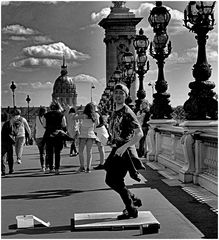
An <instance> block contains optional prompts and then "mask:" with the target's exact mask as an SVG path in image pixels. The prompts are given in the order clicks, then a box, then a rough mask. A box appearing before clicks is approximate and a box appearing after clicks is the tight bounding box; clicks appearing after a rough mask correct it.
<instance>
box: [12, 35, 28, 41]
mask: <svg viewBox="0 0 219 240" xmlns="http://www.w3.org/2000/svg"><path fill="white" fill-rule="evenodd" d="M9 40H12V41H27V40H28V39H27V38H26V37H24V36H11V37H10V38H9Z"/></svg>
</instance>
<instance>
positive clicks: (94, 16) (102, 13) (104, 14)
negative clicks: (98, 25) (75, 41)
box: [91, 8, 110, 22]
mask: <svg viewBox="0 0 219 240" xmlns="http://www.w3.org/2000/svg"><path fill="white" fill-rule="evenodd" d="M109 14H110V8H103V9H101V11H100V12H98V13H95V12H93V13H91V20H92V21H93V22H99V21H100V20H101V19H103V18H105V17H107V16H108V15H109Z"/></svg>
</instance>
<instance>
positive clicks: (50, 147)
mask: <svg viewBox="0 0 219 240" xmlns="http://www.w3.org/2000/svg"><path fill="white" fill-rule="evenodd" d="M62 148H63V140H62V139H60V138H56V137H48V138H47V139H46V153H47V161H48V162H47V161H46V165H49V169H50V170H52V169H53V154H54V153H55V169H59V168H60V158H61V156H60V155H61V150H62Z"/></svg>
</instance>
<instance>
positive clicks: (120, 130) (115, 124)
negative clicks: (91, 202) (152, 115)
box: [104, 83, 145, 220]
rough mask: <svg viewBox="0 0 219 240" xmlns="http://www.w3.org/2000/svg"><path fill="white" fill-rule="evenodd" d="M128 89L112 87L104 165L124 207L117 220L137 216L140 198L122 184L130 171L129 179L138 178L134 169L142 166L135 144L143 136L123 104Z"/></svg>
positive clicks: (138, 125) (120, 86) (134, 118)
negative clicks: (108, 149) (109, 148)
mask: <svg viewBox="0 0 219 240" xmlns="http://www.w3.org/2000/svg"><path fill="white" fill-rule="evenodd" d="M128 94H129V90H128V88H127V87H126V86H125V85H124V84H121V83H119V84H117V85H116V86H115V88H114V102H115V104H116V107H115V111H114V112H113V114H112V118H111V122H110V133H111V144H112V147H113V148H112V151H111V153H110V154H109V156H108V158H107V159H106V162H105V164H104V167H105V170H106V179H105V182H106V184H107V185H108V186H110V187H111V188H112V189H113V190H114V191H116V192H117V193H118V194H119V195H120V197H121V198H122V200H123V202H124V204H125V207H126V208H125V210H124V211H123V213H122V214H121V215H119V216H118V217H117V219H118V220H122V219H129V218H136V217H138V210H137V207H140V206H141V205H142V203H141V200H140V199H138V198H136V197H135V196H134V194H133V193H131V192H130V191H129V190H128V189H127V187H126V186H125V183H124V178H125V176H126V174H127V172H128V171H129V174H130V176H131V177H132V178H134V179H135V180H137V181H139V180H140V179H139V178H138V172H137V170H136V169H145V167H144V166H143V164H142V163H141V162H140V160H139V158H138V157H137V152H136V149H135V144H136V143H137V142H138V141H139V140H140V139H141V138H142V136H143V132H142V129H141V126H140V124H139V122H138V120H137V117H136V115H135V114H134V112H133V111H132V110H131V109H130V108H129V107H128V106H127V105H126V104H125V100H126V98H127V97H128Z"/></svg>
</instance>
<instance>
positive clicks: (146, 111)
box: [137, 100, 150, 157]
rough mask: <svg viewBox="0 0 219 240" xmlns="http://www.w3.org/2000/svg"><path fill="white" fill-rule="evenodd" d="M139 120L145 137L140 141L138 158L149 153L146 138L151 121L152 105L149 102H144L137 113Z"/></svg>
mask: <svg viewBox="0 0 219 240" xmlns="http://www.w3.org/2000/svg"><path fill="white" fill-rule="evenodd" d="M137 119H138V121H139V122H140V124H141V127H142V130H143V134H144V135H143V137H142V138H141V139H140V141H139V144H138V150H137V152H138V156H139V157H145V156H146V153H147V144H146V137H147V133H148V128H149V125H148V123H147V122H148V121H149V120H150V105H149V102H148V101H147V100H144V101H143V102H142V103H141V105H140V110H139V111H138V112H137Z"/></svg>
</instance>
